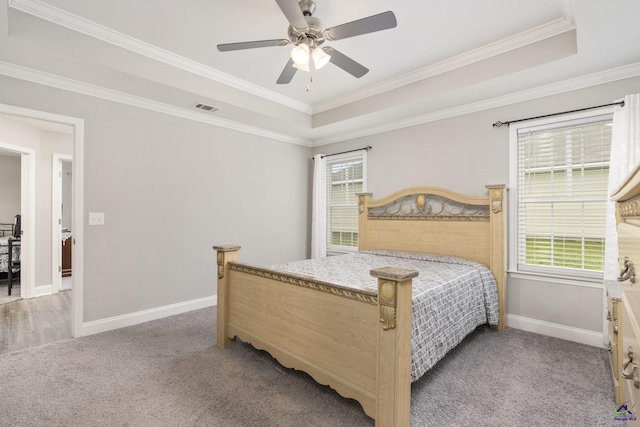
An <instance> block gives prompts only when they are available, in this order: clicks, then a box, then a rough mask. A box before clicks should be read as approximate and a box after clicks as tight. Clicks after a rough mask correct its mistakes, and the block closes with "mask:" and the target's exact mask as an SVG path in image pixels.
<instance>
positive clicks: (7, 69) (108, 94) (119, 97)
mask: <svg viewBox="0 0 640 427" xmlns="http://www.w3.org/2000/svg"><path fill="white" fill-rule="evenodd" d="M0 75H4V76H7V77H12V78H15V79H20V80H25V81H29V82H32V83H37V84H41V85H45V86H49V87H53V88H57V89H62V90H66V91H70V92H76V93H80V94H83V95H88V96H92V97H95V98H101V99H106V100H108V101H113V102H118V103H120V104H126V105H130V106H133V107H138V108H143V109H146V110H151V111H156V112H158V113H163V114H169V115H172V116H176V117H181V118H183V119H187V120H193V121H197V122H202V123H207V124H210V125H214V126H219V127H222V128H225V129H231V130H235V131H239V132H244V133H248V134H252V135H256V136H261V137H265V138H269V139H274V140H277V141H282V142H287V143H290V144H295V145H302V146H305V147H310V146H311V141H309V140H307V139H304V138H298V137H295V136H291V135H287V134H283V133H279V132H273V131H270V130H267V129H263V128H259V127H256V126H251V125H247V124H244V123H239V122H236V121H233V120H228V119H224V118H221V117H215V116H210V115H207V114H203V113H201V112H198V111H191V110H188V109H186V108H180V107H176V106H173V105H169V104H165V103H162V102H158V101H153V100H150V99H146V98H142V97H139V96H135V95H131V94H128V93H124V92H119V91H115V90H112V89H107V88H104V87H101V86H96V85H92V84H89V83H84V82H80V81H77V80H72V79H68V78H66V77H61V76H57V75H54V74H50V73H45V72H43V71H38V70H34V69H32V68H27V67H22V66H20V65H16V64H11V63H8V62H2V61H0Z"/></svg>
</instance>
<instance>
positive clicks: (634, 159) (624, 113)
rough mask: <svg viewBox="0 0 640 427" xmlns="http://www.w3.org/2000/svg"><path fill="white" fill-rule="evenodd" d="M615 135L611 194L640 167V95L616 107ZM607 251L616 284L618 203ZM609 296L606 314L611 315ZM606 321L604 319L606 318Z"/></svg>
mask: <svg viewBox="0 0 640 427" xmlns="http://www.w3.org/2000/svg"><path fill="white" fill-rule="evenodd" d="M611 131H612V135H611V158H610V163H609V194H611V193H613V192H614V191H615V190H616V189H617V188H618V187H619V186H620V184H622V181H623V180H624V179H625V178H626V177H627V175H628V174H629V173H630V172H631V171H632V170H633V168H634V167H635V166H636V165H637V164H638V163H640V94H634V95H627V96H625V97H624V107H619V106H618V107H616V108H615V111H614V113H613V129H612V130H611ZM606 227H607V229H606V238H605V249H604V279H605V280H616V279H617V278H618V274H619V273H620V264H619V263H618V232H617V230H616V218H615V203H614V202H611V201H610V202H609V203H608V204H607V224H606ZM606 304H607V302H606V296H605V300H604V312H605V313H606V311H607V308H606V307H607V305H606ZM603 318H604V316H603ZM603 322H604V323H603V331H604V340H605V344H606V342H607V337H608V331H609V329H608V324H607V323H608V322H607V320H606V319H603Z"/></svg>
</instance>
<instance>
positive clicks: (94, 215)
mask: <svg viewBox="0 0 640 427" xmlns="http://www.w3.org/2000/svg"><path fill="white" fill-rule="evenodd" d="M89 225H104V212H89Z"/></svg>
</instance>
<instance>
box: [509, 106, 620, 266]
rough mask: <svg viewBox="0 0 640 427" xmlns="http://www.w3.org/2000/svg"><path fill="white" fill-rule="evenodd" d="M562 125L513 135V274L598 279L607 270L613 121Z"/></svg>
mask: <svg viewBox="0 0 640 427" xmlns="http://www.w3.org/2000/svg"><path fill="white" fill-rule="evenodd" d="M564 120H565V121H562V122H556V123H546V124H541V125H537V126H530V127H526V128H525V127H521V128H519V129H518V128H516V129H512V130H511V132H512V133H511V135H512V143H514V141H513V139H515V140H516V141H515V144H516V145H517V148H516V152H515V158H514V157H513V156H512V171H515V175H516V176H515V177H514V176H512V188H514V189H515V190H516V192H515V198H516V203H515V209H514V211H513V213H514V215H515V218H516V220H515V221H512V225H513V226H514V227H515V230H514V229H513V228H512V233H511V234H512V248H515V252H516V254H515V256H512V270H513V269H515V270H516V271H520V272H531V273H540V274H548V275H561V276H578V277H583V278H584V277H593V278H598V277H601V275H602V270H603V268H604V240H605V223H606V210H607V209H606V206H607V200H608V190H607V188H608V178H609V153H610V147H611V115H600V116H596V117H583V118H580V119H575V120H570V121H567V119H564ZM513 181H515V182H513ZM512 255H514V253H513V251H512ZM514 260H515V266H514V265H513V263H514Z"/></svg>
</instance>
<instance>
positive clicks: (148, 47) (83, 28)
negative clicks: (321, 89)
mask: <svg viewBox="0 0 640 427" xmlns="http://www.w3.org/2000/svg"><path fill="white" fill-rule="evenodd" d="M7 3H8V7H10V8H12V9H15V10H18V11H20V12H23V13H26V14H28V15H31V16H34V17H36V18H39V19H42V20H45V21H48V22H51V23H53V24H56V25H59V26H61V27H64V28H67V29H70V30H72V31H75V32H78V33H81V34H84V35H86V36H89V37H92V38H95V39H97V40H100V41H103V42H105V43H109V44H112V45H114V46H118V47H121V48H123V49H126V50H129V51H131V52H135V53H137V54H140V55H143V56H146V57H147V58H151V59H153V60H156V61H159V62H162V63H164V64H167V65H171V66H173V67H176V68H178V69H181V70H183V71H186V72H188V73H192V74H195V75H198V76H201V77H204V78H207V79H210V80H213V81H216V82H218V83H222V84H224V85H227V86H230V87H233V88H235V89H239V90H242V91H244V92H247V93H250V94H252V95H257V96H259V97H261V98H264V99H266V100H269V101H272V102H276V103H278V104H281V105H284V106H285V107H289V108H292V109H295V110H298V111H301V112H303V113H307V114H311V111H312V109H311V106H310V105H308V104H305V103H302V102H299V101H296V100H294V99H292V98H289V97H286V96H284V95H280V94H279V93H277V92H274V91H271V90H268V89H265V88H264V87H262V86H258V85H255V84H253V83H249V82H247V81H245V80H242V79H239V78H237V77H234V76H232V75H230V74H227V73H223V72H221V71H218V70H216V69H214V68H211V67H208V66H206V65H204V64H201V63H199V62H196V61H193V60H191V59H188V58H185V57H183V56H180V55H176V54H174V53H172V52H169V51H168V50H165V49H161V48H159V47H157V46H154V45H152V44H150V43H146V42H144V41H142V40H138V39H136V38H133V37H130V36H128V35H126V34H123V33H120V32H118V31H115V30H113V29H111V28H108V27H105V26H103V25H100V24H98V23H96V22H93V21H90V20H88V19H84V18H82V17H80V16H77V15H74V14H72V13H69V12H67V11H65V10H62V9H60V8H57V7H54V6H51V5H49V4H47V3H44V2H42V1H40V0H8V1H7Z"/></svg>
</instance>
